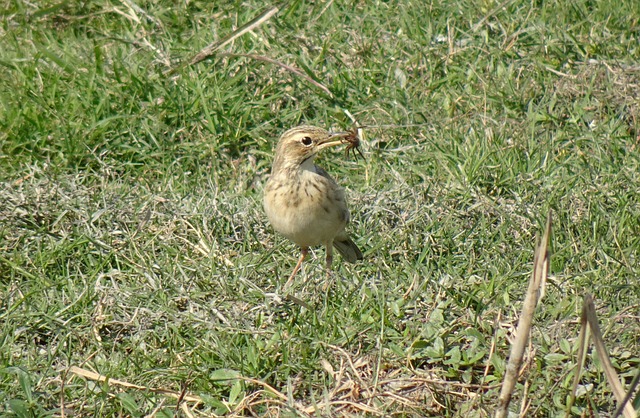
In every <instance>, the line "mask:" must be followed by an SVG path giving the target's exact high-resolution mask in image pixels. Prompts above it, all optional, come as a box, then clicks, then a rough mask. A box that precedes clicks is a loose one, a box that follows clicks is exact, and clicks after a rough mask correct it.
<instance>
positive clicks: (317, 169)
mask: <svg viewBox="0 0 640 418" xmlns="http://www.w3.org/2000/svg"><path fill="white" fill-rule="evenodd" d="M314 167H315V168H316V173H318V174H320V175H321V176H322V177H324V178H326V179H327V180H329V181H330V182H331V183H332V184H335V185H336V186H337V185H338V183H336V181H335V180H334V179H333V177H331V176H330V175H329V173H327V172H326V171H325V169H324V168H322V167H318V166H317V165H316V166H314Z"/></svg>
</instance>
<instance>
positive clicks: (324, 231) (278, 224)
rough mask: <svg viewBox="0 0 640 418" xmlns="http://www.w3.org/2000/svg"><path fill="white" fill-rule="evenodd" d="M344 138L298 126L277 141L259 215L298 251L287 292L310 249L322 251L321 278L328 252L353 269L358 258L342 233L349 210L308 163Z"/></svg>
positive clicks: (329, 256) (322, 173)
mask: <svg viewBox="0 0 640 418" xmlns="http://www.w3.org/2000/svg"><path fill="white" fill-rule="evenodd" d="M348 135H351V133H349V132H340V133H329V132H327V131H326V130H325V129H322V128H317V127H315V126H305V125H303V126H298V127H297V128H293V129H290V130H288V131H286V132H285V133H284V134H282V136H281V137H280V140H279V141H278V145H277V147H276V154H275V158H274V161H273V167H272V170H271V177H270V178H269V180H268V181H267V184H266V187H265V189H264V209H265V212H266V213H267V217H268V218H269V222H271V225H272V226H273V229H275V230H276V231H277V232H279V233H280V234H282V235H284V236H285V237H286V238H288V239H290V240H291V241H293V242H294V243H295V244H297V245H299V246H300V248H301V250H302V254H301V255H300V259H299V260H298V263H297V264H296V266H295V268H294V269H293V272H292V273H291V276H289V280H287V283H286V284H285V285H284V289H287V288H288V287H289V285H290V284H291V283H292V281H293V278H294V276H295V275H296V273H297V272H298V270H300V267H301V266H302V262H303V261H304V259H305V258H306V256H307V253H308V252H309V247H310V246H313V245H320V244H322V245H324V246H325V248H326V269H327V274H329V272H330V271H331V263H332V261H333V248H332V247H336V249H337V250H338V252H339V253H340V254H341V255H342V257H343V258H344V259H345V260H346V261H348V262H350V263H354V262H356V261H357V260H361V259H362V258H363V256H362V252H361V251H360V249H359V248H358V246H357V245H356V244H355V243H354V242H353V241H352V240H351V238H349V236H348V235H347V233H346V232H345V230H344V228H345V226H346V225H347V223H348V222H349V209H347V202H346V199H345V194H344V190H343V189H342V188H341V187H340V186H338V184H337V183H336V182H335V180H333V179H332V178H331V176H329V174H328V173H327V172H326V171H324V170H323V169H322V168H320V167H318V166H317V165H315V164H314V163H313V160H314V159H315V157H316V155H317V154H318V152H320V151H321V150H323V149H325V148H329V147H333V146H336V145H340V144H343V143H344V140H343V139H341V138H345V137H347V136H348Z"/></svg>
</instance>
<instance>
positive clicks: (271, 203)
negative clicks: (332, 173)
mask: <svg viewBox="0 0 640 418" xmlns="http://www.w3.org/2000/svg"><path fill="white" fill-rule="evenodd" d="M264 208H265V212H266V213H267V217H268V218H269V221H270V222H271V224H272V225H273V227H274V229H275V230H276V231H278V232H279V233H281V234H282V235H284V236H285V237H287V238H289V239H290V240H292V241H293V242H295V243H296V244H298V245H300V246H312V245H318V244H326V243H327V242H331V241H333V238H334V237H335V236H336V235H337V234H338V233H339V232H341V231H342V230H344V227H345V225H346V224H347V221H348V219H349V211H348V209H347V204H346V202H345V197H344V191H343V190H342V189H341V188H340V187H339V186H338V185H337V184H336V183H335V182H333V181H332V180H331V179H328V178H326V177H323V176H321V175H319V174H317V173H315V172H311V171H307V170H304V171H302V172H301V173H299V174H298V175H295V176H290V175H289V176H272V177H271V178H270V179H269V181H268V182H267V185H266V188H265V195H264Z"/></svg>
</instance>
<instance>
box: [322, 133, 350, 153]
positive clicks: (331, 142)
mask: <svg viewBox="0 0 640 418" xmlns="http://www.w3.org/2000/svg"><path fill="white" fill-rule="evenodd" d="M349 135H350V134H349V132H332V133H329V136H328V137H327V139H325V140H323V141H322V142H319V143H318V146H317V147H316V152H317V151H321V150H323V149H325V148H329V147H335V146H336V145H342V144H344V143H345V142H344V140H343V139H341V138H345V137H347V136H349Z"/></svg>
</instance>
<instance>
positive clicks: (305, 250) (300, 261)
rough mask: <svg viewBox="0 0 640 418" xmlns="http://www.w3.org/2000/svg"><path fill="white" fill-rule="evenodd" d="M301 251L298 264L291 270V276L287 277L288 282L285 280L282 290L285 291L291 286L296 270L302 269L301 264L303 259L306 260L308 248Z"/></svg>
mask: <svg viewBox="0 0 640 418" xmlns="http://www.w3.org/2000/svg"><path fill="white" fill-rule="evenodd" d="M301 251H302V253H301V254H300V258H299V259H298V264H296V266H295V268H294V269H293V273H291V276H289V280H287V283H285V285H284V287H283V288H282V289H283V290H287V289H288V288H289V286H291V283H292V282H293V278H294V277H295V275H296V273H297V272H298V270H300V267H302V262H303V261H304V259H305V258H307V254H308V253H309V248H308V247H302V248H301Z"/></svg>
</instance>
